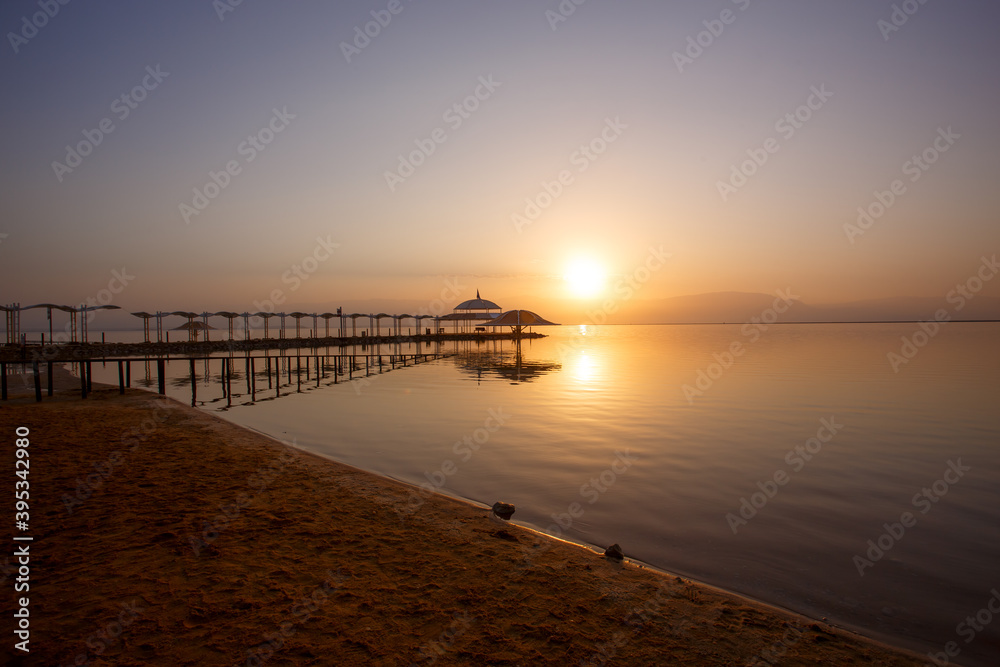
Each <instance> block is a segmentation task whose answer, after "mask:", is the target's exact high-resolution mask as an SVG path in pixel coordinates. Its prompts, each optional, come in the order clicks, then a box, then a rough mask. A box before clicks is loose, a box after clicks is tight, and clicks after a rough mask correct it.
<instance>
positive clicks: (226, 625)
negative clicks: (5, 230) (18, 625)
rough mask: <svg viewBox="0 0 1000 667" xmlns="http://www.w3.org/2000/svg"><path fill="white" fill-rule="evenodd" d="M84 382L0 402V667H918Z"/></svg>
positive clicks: (811, 626)
mask: <svg viewBox="0 0 1000 667" xmlns="http://www.w3.org/2000/svg"><path fill="white" fill-rule="evenodd" d="M94 389H95V392H94V393H93V394H91V395H90V397H89V398H87V399H86V400H80V399H79V398H78V396H77V397H73V396H72V395H70V394H69V393H67V394H66V395H64V397H63V398H58V397H57V398H55V399H49V398H47V399H45V401H44V402H43V403H41V404H35V403H34V402H32V401H31V400H30V399H28V398H22V399H17V400H13V401H10V402H8V403H5V404H0V427H2V428H0V433H2V434H3V436H2V448H3V460H4V461H7V462H8V463H10V462H11V461H13V460H14V459H13V450H14V447H15V445H14V428H15V427H17V426H26V427H28V428H30V430H31V434H30V439H31V444H30V452H31V468H30V482H31V510H30V512H31V525H30V530H29V531H28V533H27V534H30V535H32V536H33V537H34V542H33V543H31V575H30V576H31V580H30V585H31V589H30V593H28V594H27V595H29V596H30V605H29V608H30V612H31V631H32V634H31V642H30V648H31V652H30V654H28V655H27V656H24V655H16V654H18V653H19V652H17V651H15V650H14V648H13V642H14V641H16V640H12V639H11V635H10V633H9V631H7V630H5V631H4V636H5V637H6V638H5V639H4V645H3V647H2V648H0V663H5V662H9V661H8V660H5V658H8V657H11V656H13V658H12V660H14V661H16V662H14V663H13V664H26V665H84V664H90V665H263V664H266V665H274V666H278V665H411V664H418V665H425V664H438V665H581V664H582V665H604V664H609V665H612V664H613V665H673V664H691V665H699V664H700V665H770V664H775V663H777V664H781V665H805V664H808V665H852V664H856V665H860V664H866V665H867V664H878V665H918V664H922V661H920V660H919V657H918V656H915V655H913V654H909V653H905V652H902V651H898V650H896V649H893V648H889V647H886V646H884V645H881V644H878V643H876V642H873V641H870V640H867V639H864V638H861V637H858V636H856V635H853V634H850V633H847V632H844V631H842V630H839V629H835V628H831V627H829V626H827V625H825V624H823V623H820V622H816V621H812V620H808V619H805V618H802V617H799V616H795V615H793V614H790V613H786V612H783V611H779V610H776V609H773V608H770V607H767V606H764V605H761V604H758V603H756V602H751V601H748V600H745V599H743V598H740V597H737V596H735V595H730V594H727V593H723V592H720V591H717V590H715V589H712V588H709V587H706V586H702V585H698V584H695V583H692V582H689V581H685V580H681V579H678V578H676V577H672V576H669V575H663V574H659V573H656V572H653V571H650V570H649V569H645V568H641V567H639V566H637V565H635V564H631V563H628V562H626V563H624V564H622V563H617V562H613V561H610V560H608V559H605V558H603V557H602V556H601V555H599V554H595V553H593V552H592V551H590V550H587V549H584V548H581V547H578V546H574V545H569V544H565V543H561V542H557V541H554V540H551V539H548V538H546V537H542V536H539V535H537V534H535V533H533V532H531V531H528V530H526V529H522V528H520V527H518V526H514V525H511V524H507V523H504V522H501V521H500V520H499V519H496V518H491V517H490V514H489V512H488V511H487V510H485V509H481V508H478V507H475V506H472V505H469V504H465V503H461V502H458V501H455V500H452V499H449V498H446V497H442V496H430V497H428V498H426V499H425V498H422V497H420V496H419V495H416V494H414V492H413V489H412V487H409V486H407V485H404V484H401V483H398V482H395V481H392V480H386V479H383V478H380V477H377V476H375V475H372V474H369V473H366V472H363V471H359V470H356V469H353V468H350V467H348V466H344V465H340V464H337V463H333V462H330V461H327V460H324V459H321V458H318V457H315V456H311V455H308V454H305V453H301V452H299V451H297V450H294V449H292V448H288V447H285V446H283V445H281V444H280V443H277V442H275V441H273V440H271V439H269V438H267V437H264V436H262V435H259V434H255V433H252V432H249V431H247V430H245V429H242V428H239V427H237V426H234V425H231V424H229V423H227V422H224V421H222V420H221V419H218V418H216V417H214V416H212V415H209V414H206V413H202V412H199V411H197V410H194V409H192V408H189V407H186V406H182V405H180V404H179V403H177V402H175V401H171V400H168V399H164V398H161V397H156V396H153V395H151V394H149V393H145V392H141V391H135V390H129V391H128V392H127V394H126V395H125V396H119V395H118V391H117V389H113V390H111V389H105V388H98V387H97V386H95V387H94ZM331 437H333V436H331ZM7 467H8V468H9V469H8V470H7V471H5V472H4V473H3V475H2V476H0V477H2V480H3V482H2V488H3V494H4V497H7V498H10V497H12V495H13V485H14V481H15V479H16V478H14V476H13V465H8V466H7ZM8 511H9V512H10V514H11V515H12V514H13V508H10V509H9V510H8ZM10 518H11V519H12V518H13V517H12V516H11V517H10ZM515 518H516V516H515ZM10 534H20V533H18V532H16V531H14V530H11V531H10ZM625 546H626V553H627V545H625ZM5 551H6V552H7V554H8V555H4V556H0V564H2V565H3V570H2V571H0V576H2V577H3V579H4V589H5V591H7V592H6V593H5V594H4V595H3V596H0V613H2V615H3V618H4V619H7V620H5V621H4V627H5V628H6V627H9V625H10V623H11V620H10V619H11V614H12V612H13V606H12V605H13V604H14V597H15V596H14V594H13V593H12V592H11V590H12V587H13V584H12V581H13V577H14V576H15V569H14V568H16V565H15V564H13V563H12V559H11V557H10V556H9V554H10V550H5ZM5 558H6V560H4V559H5Z"/></svg>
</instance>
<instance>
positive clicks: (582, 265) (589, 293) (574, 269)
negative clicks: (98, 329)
mask: <svg viewBox="0 0 1000 667" xmlns="http://www.w3.org/2000/svg"><path fill="white" fill-rule="evenodd" d="M563 280H565V281H566V284H567V286H568V287H569V290H570V292H572V293H573V295H574V296H577V297H580V298H590V297H595V296H597V295H599V294H600V293H601V292H603V291H604V283H605V281H606V280H607V273H606V272H605V270H604V267H603V266H601V265H600V264H598V263H597V262H595V261H594V260H592V259H589V258H582V257H581V258H577V259H574V260H573V261H572V262H570V264H569V266H567V267H566V273H565V274H563Z"/></svg>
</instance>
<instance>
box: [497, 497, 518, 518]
mask: <svg viewBox="0 0 1000 667" xmlns="http://www.w3.org/2000/svg"><path fill="white" fill-rule="evenodd" d="M493 514H495V515H496V516H498V517H500V518H501V519H503V520H504V521H506V520H508V519H510V517H511V516H513V514H514V506H513V505H511V504H509V503H501V502H499V501H497V502H495V503H493Z"/></svg>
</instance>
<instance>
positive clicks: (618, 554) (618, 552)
mask: <svg viewBox="0 0 1000 667" xmlns="http://www.w3.org/2000/svg"><path fill="white" fill-rule="evenodd" d="M604 557H605V558H610V559H612V560H624V559H625V552H624V551H622V548H621V547H620V546H618V545H617V544H612V545H611V546H610V547H608V548H607V549H605V550H604Z"/></svg>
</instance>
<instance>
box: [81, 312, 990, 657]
mask: <svg viewBox="0 0 1000 667" xmlns="http://www.w3.org/2000/svg"><path fill="white" fill-rule="evenodd" d="M539 331H543V332H544V333H546V334H548V336H547V337H546V338H543V339H535V340H526V341H523V342H522V343H521V344H520V346H516V345H515V344H514V343H513V342H511V341H504V342H502V343H500V342H480V343H478V344H477V343H475V342H458V343H455V342H452V343H446V344H431V345H423V344H421V345H420V346H419V347H418V346H417V344H416V343H406V344H401V345H383V346H381V347H379V348H372V347H367V348H365V349H362V348H361V347H360V346H359V347H357V348H356V349H353V350H352V349H351V348H346V352H347V353H352V352H356V353H357V354H381V355H385V356H384V364H383V368H382V371H383V372H379V369H378V368H377V366H375V364H374V362H373V361H370V362H369V367H368V369H367V371H366V370H365V361H364V360H363V359H361V360H360V362H359V364H358V365H357V366H356V368H358V369H359V370H356V371H354V372H353V375H354V379H353V380H348V379H347V378H346V377H340V378H339V382H338V383H337V384H332V382H333V378H332V375H331V374H330V370H329V369H328V371H327V375H326V377H324V378H321V380H320V386H319V387H317V386H316V378H315V362H314V361H313V362H312V363H313V366H312V367H311V372H312V374H311V375H310V381H305V379H304V376H303V380H302V383H301V393H300V392H299V391H298V389H299V388H300V387H299V381H298V380H295V379H293V381H292V383H291V384H287V385H286V386H283V387H282V388H281V389H280V392H281V396H280V398H274V395H275V390H274V389H266V387H267V380H266V378H263V370H262V368H261V367H260V366H259V365H258V366H257V372H258V377H257V379H256V384H257V399H258V400H257V402H256V403H254V404H252V405H251V404H249V400H250V399H249V396H247V395H246V394H247V392H246V377H245V375H243V372H244V365H243V362H242V361H240V360H239V359H238V355H237V361H236V362H235V363H234V365H233V367H234V368H235V373H234V376H233V385H232V386H233V392H234V396H233V397H231V398H230V400H231V401H232V403H233V405H232V407H227V401H226V400H225V399H223V398H222V394H221V385H220V384H219V378H220V373H219V371H220V367H221V362H219V361H212V362H208V364H206V363H205V362H200V361H199V362H197V363H196V384H197V388H198V395H197V397H196V402H197V403H198V404H199V405H201V407H202V408H204V409H206V410H211V411H219V414H220V415H221V416H223V417H224V418H226V419H229V420H231V421H233V422H236V423H238V424H241V425H244V426H247V427H251V428H254V429H257V430H259V431H263V432H265V433H268V434H270V435H273V436H274V437H276V438H279V439H282V440H286V441H289V442H294V443H295V445H297V446H299V447H302V448H304V449H308V450H310V451H313V452H316V453H318V454H321V455H324V456H326V457H329V458H331V459H335V460H337V461H342V462H345V463H348V464H350V465H353V466H356V467H359V468H364V469H366V470H371V471H374V472H376V473H379V474H381V475H385V476H388V477H393V478H396V479H400V480H405V481H407V482H411V483H413V484H416V485H420V484H423V485H425V488H428V489H430V488H433V489H436V490H440V491H441V492H443V493H447V494H450V495H453V496H456V497H460V498H464V499H468V500H471V501H474V502H476V503H481V504H484V505H491V504H492V503H493V502H495V501H497V500H502V501H505V502H510V503H514V504H515V505H516V506H517V512H516V514H515V516H514V520H515V522H518V523H522V524H524V525H527V526H531V527H533V528H536V529H538V530H542V531H545V532H548V533H550V534H553V535H557V536H560V537H562V538H564V539H569V540H572V541H576V542H579V543H583V544H587V545H593V546H595V547H597V548H599V549H602V550H603V548H604V547H606V546H608V545H610V544H612V543H618V544H620V545H621V546H622V548H623V549H624V551H625V553H626V555H627V556H628V557H630V558H633V559H636V560H639V561H642V562H645V563H647V564H650V565H652V566H654V567H657V568H660V569H663V570H666V571H669V572H672V573H676V574H680V575H682V576H685V577H690V578H693V579H696V580H700V581H703V582H707V583H709V584H713V585H716V586H719V587H722V588H725V589H729V590H732V591H736V592H738V593H742V594H745V595H748V596H751V597H753V598H757V599H759V600H763V601H765V602H769V603H772V604H775V605H779V606H782V607H786V608H788V609H792V610H795V611H798V612H801V613H804V614H806V615H809V616H812V617H815V618H826V619H827V620H828V621H829V622H831V623H833V624H837V625H841V626H845V627H848V628H852V629H856V630H859V631H861V632H863V633H864V634H867V635H869V636H875V637H878V638H882V639H886V640H888V641H890V642H892V643H895V644H897V645H902V646H906V647H909V648H911V649H914V650H917V651H919V652H921V653H923V654H927V653H932V654H937V653H940V652H941V651H944V648H945V645H946V644H947V643H948V642H955V647H957V649H958V650H959V654H958V655H957V656H953V657H952V658H951V660H952V663H954V662H958V663H959V664H967V665H983V666H986V665H997V664H1000V613H997V614H994V613H993V612H992V611H990V610H989V605H988V603H989V602H990V600H991V598H992V597H993V596H994V595H996V601H994V602H993V607H994V608H1000V593H997V591H1000V324H995V323H947V324H944V325H943V326H941V327H940V329H939V330H937V331H933V335H930V332H928V331H923V330H922V329H921V328H920V326H919V325H917V324H911V323H900V324H802V325H794V324H789V325H777V326H770V327H767V328H766V330H762V329H759V328H754V327H752V326H745V325H686V326H684V325H665V326H582V325H581V326H561V327H546V328H544V330H543V329H539ZM922 331H923V333H920V332H922ZM904 339H905V340H906V341H910V343H911V346H907V345H905V344H904ZM109 340H110V338H109ZM324 351H325V350H324V349H321V350H320V353H323V352H324ZM330 352H331V353H333V354H336V353H337V350H336V349H335V348H334V349H331V350H330ZM414 353H421V354H423V353H440V354H442V355H447V356H441V357H439V358H436V359H431V360H429V361H427V362H426V363H419V364H416V365H413V363H412V360H410V361H408V362H407V366H406V367H405V368H399V367H398V364H392V365H396V366H397V368H395V369H393V370H390V359H389V356H388V355H390V354H392V355H399V354H408V355H413V354H414ZM286 354H292V355H294V352H292V353H286ZM311 354H312V353H311ZM894 355H895V356H894ZM276 363H281V364H287V363H294V356H292V357H291V361H289V360H288V359H286V361H284V362H276ZM303 363H304V362H303ZM206 365H207V367H208V368H207V370H208V372H207V373H206V372H205V371H206ZM282 368H283V369H284V370H283V373H286V372H287V367H285V366H282ZM189 372H190V367H189V365H188V363H187V362H178V361H171V362H169V363H168V374H169V376H170V382H169V383H168V384H169V389H168V393H169V394H170V395H172V396H174V397H176V398H178V399H179V400H182V401H185V402H190V399H191V396H190V376H189ZM150 373H151V374H150ZM132 375H133V385H136V384H143V383H144V384H146V386H151V387H152V388H153V389H154V390H155V386H156V385H155V364H153V367H152V369H149V367H148V366H147V367H146V368H143V364H141V363H134V364H133V369H132ZM94 377H95V379H96V380H105V381H113V382H117V368H116V367H114V366H113V365H108V366H107V367H106V368H101V367H100V364H98V365H97V368H96V369H95V375H94ZM287 379H288V377H287V373H286V374H285V375H283V382H286V381H287ZM262 387H263V388H262ZM967 617H972V618H971V619H970V620H971V623H970V622H968V621H966V619H967ZM977 628H978V629H977ZM942 657H943V656H942Z"/></svg>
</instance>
